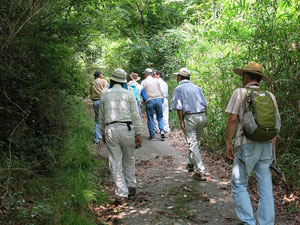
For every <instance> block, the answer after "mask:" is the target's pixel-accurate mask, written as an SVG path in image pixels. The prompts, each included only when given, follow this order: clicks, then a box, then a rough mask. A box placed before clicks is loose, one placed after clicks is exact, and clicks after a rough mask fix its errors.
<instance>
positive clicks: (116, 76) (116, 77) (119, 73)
mask: <svg viewBox="0 0 300 225" xmlns="http://www.w3.org/2000/svg"><path fill="white" fill-rule="evenodd" d="M126 78H127V73H126V72H125V71H124V70H123V69H115V70H114V72H113V74H112V75H111V77H110V79H111V80H113V81H116V82H119V83H127V79H126Z"/></svg>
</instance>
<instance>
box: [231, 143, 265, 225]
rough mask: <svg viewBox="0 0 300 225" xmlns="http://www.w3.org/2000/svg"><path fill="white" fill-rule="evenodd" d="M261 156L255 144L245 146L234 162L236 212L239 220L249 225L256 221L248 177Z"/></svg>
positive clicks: (232, 185) (233, 192) (233, 186)
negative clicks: (248, 188) (248, 187)
mask: <svg viewBox="0 0 300 225" xmlns="http://www.w3.org/2000/svg"><path fill="white" fill-rule="evenodd" d="M256 150H257V151H256ZM259 155H260V150H259V149H257V148H256V145H255V143H248V144H244V145H241V146H240V147H238V149H237V151H236V153H235V159H234V162H233V169H232V182H231V190H232V195H233V199H234V205H235V211H236V213H237V216H238V217H239V219H240V220H241V221H242V222H243V223H246V224H249V225H255V224H256V220H255V218H254V215H253V209H252V205H251V201H250V197H249V193H248V190H247V186H248V176H249V174H250V173H251V171H252V170H253V168H254V166H255V164H256V163H257V161H258V159H259Z"/></svg>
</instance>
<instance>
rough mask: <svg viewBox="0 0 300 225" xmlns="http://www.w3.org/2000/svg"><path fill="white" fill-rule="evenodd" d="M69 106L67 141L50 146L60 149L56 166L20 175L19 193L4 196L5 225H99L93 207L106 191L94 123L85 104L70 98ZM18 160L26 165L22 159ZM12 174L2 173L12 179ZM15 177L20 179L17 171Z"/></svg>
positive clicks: (2, 221) (2, 219) (16, 188)
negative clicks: (94, 140)
mask: <svg viewBox="0 0 300 225" xmlns="http://www.w3.org/2000/svg"><path fill="white" fill-rule="evenodd" d="M69 107H70V108H69V109H68V110H67V111H68V114H67V115H66V128H65V134H61V136H60V139H61V144H60V145H59V146H58V147H57V149H50V150H52V151H53V152H55V154H54V155H53V161H54V162H53V164H51V165H52V166H53V167H49V168H48V170H47V171H38V172H34V171H33V170H29V169H28V170H25V171H21V173H24V172H27V173H28V175H27V176H18V183H14V192H10V193H9V194H7V196H6V197H5V198H2V202H1V203H2V204H1V205H2V208H3V210H2V214H3V215H1V216H0V224H26V225H35V224H38V225H41V224H55V225H56V224H57V225H58V224H62V225H68V224H70V225H71V224H72V225H89V224H95V223H94V222H93V221H94V218H93V217H92V214H91V213H90V211H89V209H88V205H89V204H91V203H100V202H102V201H104V199H105V195H104V194H103V193H102V192H101V190H100V187H99V186H98V183H99V180H98V179H99V177H97V178H96V176H95V171H96V169H95V168H96V167H97V166H99V162H98V161H97V160H96V159H95V158H94V157H93V155H92V149H91V148H92V144H91V143H92V136H93V121H92V119H91V118H90V117H89V116H88V115H87V109H86V107H85V106H84V105H83V104H82V103H81V102H79V101H77V100H74V99H69ZM52 147H54V146H52ZM18 161H19V162H20V163H19V164H21V162H22V158H19V159H18ZM9 173H12V172H11V171H9V170H7V173H6V174H3V173H1V174H0V175H2V178H8V174H9ZM23 175H24V174H23ZM10 179H12V180H15V179H16V175H15V174H14V176H13V177H11V178H10Z"/></svg>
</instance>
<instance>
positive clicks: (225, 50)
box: [102, 0, 300, 188]
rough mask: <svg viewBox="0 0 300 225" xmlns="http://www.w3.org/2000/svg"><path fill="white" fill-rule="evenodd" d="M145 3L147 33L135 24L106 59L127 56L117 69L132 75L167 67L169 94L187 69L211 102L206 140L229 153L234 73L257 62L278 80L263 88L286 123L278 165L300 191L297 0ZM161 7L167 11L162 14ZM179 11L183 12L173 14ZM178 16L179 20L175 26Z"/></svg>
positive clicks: (174, 121) (235, 84) (172, 118)
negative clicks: (227, 140)
mask: <svg viewBox="0 0 300 225" xmlns="http://www.w3.org/2000/svg"><path fill="white" fill-rule="evenodd" d="M136 2H139V3H142V2H144V1H142V0H141V1H136ZM144 3H145V2H144ZM144 3H143V5H142V6H143V7H144V8H143V9H144V10H145V12H147V13H146V14H144V22H145V23H144V33H141V30H139V29H138V27H137V26H135V27H131V29H130V32H131V33H130V34H129V33H126V32H124V33H122V34H120V35H119V36H118V38H121V39H123V40H124V41H125V40H126V43H128V45H127V46H126V45H124V47H122V48H118V49H117V51H115V52H110V55H109V57H108V58H107V59H106V58H104V61H105V62H109V61H111V60H114V59H115V58H116V57H120V56H122V58H123V60H118V62H120V64H119V65H118V66H119V67H123V68H125V69H127V70H128V72H131V71H134V72H138V73H140V74H141V71H143V70H144V69H145V68H146V67H152V68H154V69H159V70H161V71H162V72H163V73H164V75H165V79H166V80H167V82H168V84H169V92H170V93H169V94H170V96H171V95H172V92H173V90H174V88H175V87H176V86H177V82H176V78H175V77H174V76H172V73H173V72H175V71H177V70H178V69H179V68H180V67H183V66H186V67H188V68H189V69H190V70H191V71H192V77H191V80H192V82H194V83H195V84H197V85H199V86H200V87H201V88H202V90H203V93H204V95H205V97H206V99H207V102H208V123H209V125H208V127H207V128H205V129H204V133H203V142H202V143H203V145H205V146H206V147H209V148H212V149H216V151H223V148H224V147H223V146H224V141H225V130H226V124H227V118H228V115H227V114H226V113H225V108H226V106H227V103H228V101H229V99H230V96H231V94H232V92H233V91H234V90H235V89H236V88H238V87H241V81H240V77H239V76H237V75H235V74H234V73H233V72H232V69H233V68H235V67H244V66H245V65H246V64H248V63H249V62H250V61H256V62H259V63H261V64H263V66H264V71H265V74H266V75H267V76H269V77H270V78H271V79H272V82H271V83H270V84H262V86H263V88H266V89H269V90H270V91H272V92H273V93H274V94H275V96H276V98H277V102H278V105H279V110H280V113H281V118H282V131H281V134H280V136H279V138H278V150H277V151H278V154H277V156H278V161H279V163H280V164H282V165H284V168H283V170H284V171H285V172H286V174H287V177H288V180H289V181H291V182H292V183H293V186H294V188H297V186H299V185H297V182H298V181H297V180H299V169H300V165H299V160H298V158H299V148H298V147H297V146H298V143H299V124H300V123H299V97H300V93H299V91H298V87H299V67H298V66H297V62H298V61H299V46H298V44H297V43H299V4H297V1H284V0H281V1H273V0H266V1H229V0H228V1H209V0H207V1H198V0H189V1H155V2H154V4H153V6H152V7H150V6H149V5H147V4H144ZM123 4H127V3H125V2H124V3H120V2H119V5H118V7H119V8H120V9H118V10H123V12H127V13H129V14H130V13H136V12H133V11H132V9H130V7H127V6H128V5H127V6H124V5H123ZM161 8H167V10H165V11H164V13H162V14H160V13H158V12H159V11H158V9H161ZM174 9H176V10H178V12H180V13H178V14H176V13H175V14H173V13H174V12H173V11H172V10H174ZM130 15H131V14H130ZM172 16H175V17H176V19H177V20H176V21H172V19H171V17H172ZM121 18H123V17H122V16H121ZM114 19H115V20H116V21H119V20H118V18H115V17H114ZM123 22H124V23H125V26H123V25H124V24H122V27H120V30H122V29H123V28H125V27H126V26H128V25H129V24H132V23H134V24H136V25H137V24H138V22H141V21H139V20H137V18H135V19H133V18H132V17H131V16H129V17H127V21H125V20H124V21H123ZM162 24H163V26H161V25H162ZM179 24H180V26H179ZM127 28H128V27H127ZM127 28H126V29H127ZM124 35H125V38H124ZM128 38H129V39H130V40H129V41H128ZM113 42H114V41H112V43H113ZM118 42H119V43H121V42H122V41H120V39H119V40H118ZM124 43H125V42H124ZM107 56H108V55H107ZM105 65H107V63H104V64H102V66H105ZM107 69H108V68H107ZM112 69H113V68H110V69H108V71H112ZM170 123H171V125H172V126H173V127H176V128H178V119H177V114H176V112H172V113H171V114H170Z"/></svg>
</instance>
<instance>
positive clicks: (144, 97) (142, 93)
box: [141, 88, 147, 102]
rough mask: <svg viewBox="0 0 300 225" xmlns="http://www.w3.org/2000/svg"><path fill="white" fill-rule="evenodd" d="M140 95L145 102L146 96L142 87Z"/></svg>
mask: <svg viewBox="0 0 300 225" xmlns="http://www.w3.org/2000/svg"><path fill="white" fill-rule="evenodd" d="M141 95H142V98H143V101H144V102H146V101H147V96H146V94H145V89H144V88H143V89H142V91H141Z"/></svg>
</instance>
